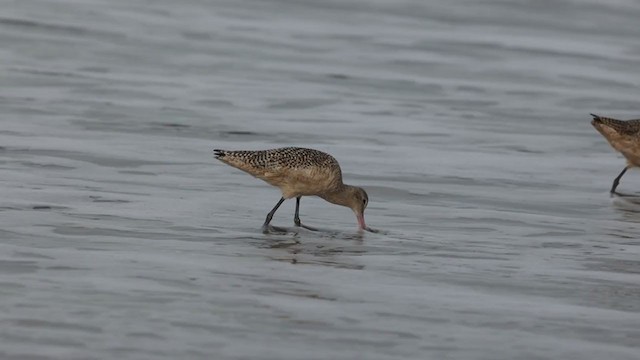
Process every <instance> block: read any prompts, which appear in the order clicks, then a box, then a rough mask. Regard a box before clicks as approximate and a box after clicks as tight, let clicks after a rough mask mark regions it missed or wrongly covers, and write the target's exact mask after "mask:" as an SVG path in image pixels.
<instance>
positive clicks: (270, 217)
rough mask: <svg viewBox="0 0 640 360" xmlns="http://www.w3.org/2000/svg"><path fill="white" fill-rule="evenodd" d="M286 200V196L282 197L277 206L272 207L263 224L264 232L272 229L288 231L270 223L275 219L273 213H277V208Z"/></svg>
mask: <svg viewBox="0 0 640 360" xmlns="http://www.w3.org/2000/svg"><path fill="white" fill-rule="evenodd" d="M284 200H285V199H284V198H280V201H278V203H277V204H276V206H274V207H273V209H271V211H270V212H269V213H268V214H267V218H266V219H265V220H264V224H262V232H263V233H265V234H266V233H268V232H269V231H270V230H276V231H279V232H286V230H285V229H282V228H277V227H275V226H271V225H269V224H270V223H271V219H273V214H275V213H276V210H278V208H279V207H280V205H282V203H283V202H284Z"/></svg>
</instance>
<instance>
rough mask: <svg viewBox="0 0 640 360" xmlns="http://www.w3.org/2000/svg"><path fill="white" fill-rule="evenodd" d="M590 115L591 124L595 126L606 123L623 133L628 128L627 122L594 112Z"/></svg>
mask: <svg viewBox="0 0 640 360" xmlns="http://www.w3.org/2000/svg"><path fill="white" fill-rule="evenodd" d="M591 116H593V120H591V124H593V126H596V127H597V126H601V125H606V126H608V127H610V128H612V129H613V130H615V131H617V132H619V133H623V132H625V131H626V130H628V128H629V124H628V123H627V122H626V121H622V120H618V119H614V118H609V117H604V116H600V115H596V114H591Z"/></svg>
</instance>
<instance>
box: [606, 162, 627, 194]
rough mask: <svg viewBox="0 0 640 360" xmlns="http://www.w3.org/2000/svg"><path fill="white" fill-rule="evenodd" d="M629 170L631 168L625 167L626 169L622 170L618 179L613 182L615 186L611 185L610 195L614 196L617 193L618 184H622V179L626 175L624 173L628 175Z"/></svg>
mask: <svg viewBox="0 0 640 360" xmlns="http://www.w3.org/2000/svg"><path fill="white" fill-rule="evenodd" d="M628 169H629V166H625V167H624V169H622V172H621V173H620V175H618V177H616V178H615V179H614V180H613V185H611V191H610V193H612V194H613V193H615V192H616V188H617V187H618V184H620V178H622V175H624V173H626V172H627V170H628Z"/></svg>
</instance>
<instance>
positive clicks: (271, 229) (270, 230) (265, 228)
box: [262, 225, 287, 235]
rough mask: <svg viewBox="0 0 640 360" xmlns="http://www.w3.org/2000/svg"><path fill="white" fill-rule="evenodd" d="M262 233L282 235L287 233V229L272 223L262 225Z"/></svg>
mask: <svg viewBox="0 0 640 360" xmlns="http://www.w3.org/2000/svg"><path fill="white" fill-rule="evenodd" d="M262 233H263V234H279V235H282V234H286V233H287V229H285V228H281V227H278V226H272V225H262Z"/></svg>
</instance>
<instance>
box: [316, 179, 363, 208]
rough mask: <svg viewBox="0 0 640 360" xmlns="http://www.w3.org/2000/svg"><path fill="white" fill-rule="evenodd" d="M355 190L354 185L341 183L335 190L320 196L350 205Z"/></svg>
mask: <svg viewBox="0 0 640 360" xmlns="http://www.w3.org/2000/svg"><path fill="white" fill-rule="evenodd" d="M355 190H356V188H355V187H354V186H351V185H346V184H341V185H340V187H338V188H337V189H335V190H334V191H331V192H327V193H324V194H322V195H320V197H321V198H323V199H325V200H327V201H328V202H330V203H332V204H336V205H342V206H346V207H350V203H351V199H352V198H353V193H354V192H355Z"/></svg>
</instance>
